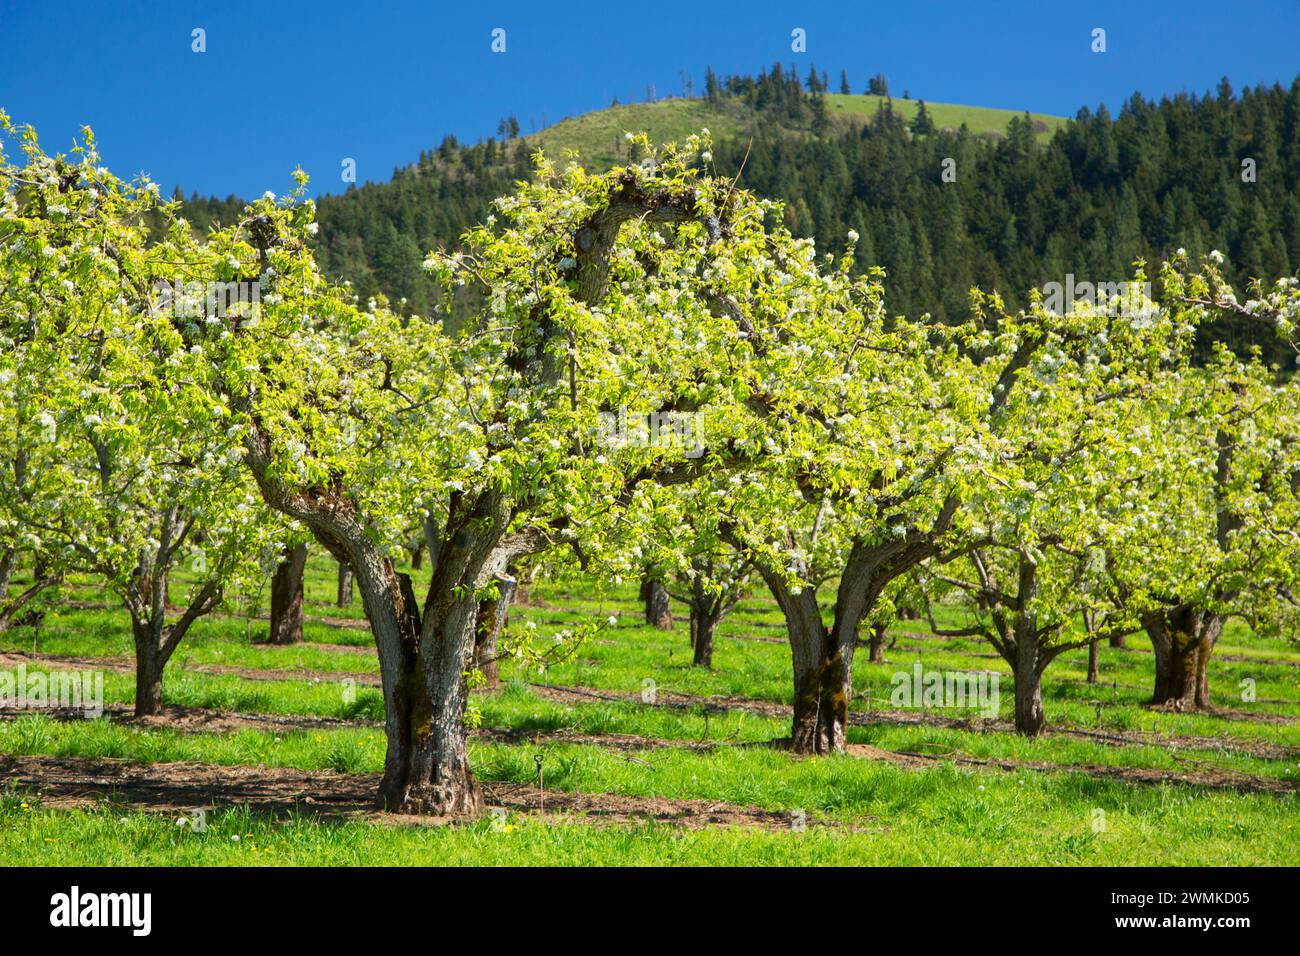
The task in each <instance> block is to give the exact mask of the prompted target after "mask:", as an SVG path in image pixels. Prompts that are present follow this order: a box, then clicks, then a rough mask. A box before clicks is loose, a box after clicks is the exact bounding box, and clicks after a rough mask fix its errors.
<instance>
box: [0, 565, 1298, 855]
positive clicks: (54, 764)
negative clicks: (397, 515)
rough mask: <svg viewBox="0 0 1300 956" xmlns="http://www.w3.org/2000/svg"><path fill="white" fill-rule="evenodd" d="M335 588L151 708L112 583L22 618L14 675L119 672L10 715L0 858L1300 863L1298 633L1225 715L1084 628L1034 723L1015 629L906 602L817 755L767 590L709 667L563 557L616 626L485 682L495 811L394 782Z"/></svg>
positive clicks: (204, 664)
mask: <svg viewBox="0 0 1300 956" xmlns="http://www.w3.org/2000/svg"><path fill="white" fill-rule="evenodd" d="M182 583H183V582H182ZM180 586H182V584H178V585H177V587H178V588H179V587H180ZM333 590H334V573H333V565H332V562H330V561H328V560H327V559H325V558H323V557H321V556H319V555H317V556H314V557H313V560H312V561H311V563H310V565H309V573H308V579H307V607H308V615H309V623H308V626H307V629H306V631H307V633H306V637H307V640H306V641H305V642H304V643H302V644H299V645H295V646H291V647H271V646H267V645H264V644H259V643H257V642H256V641H257V639H258V638H259V637H260V636H261V634H262V633H263V632H264V631H265V626H266V625H265V622H264V621H262V620H260V619H259V618H258V617H256V616H241V615H236V614H228V615H223V616H218V617H214V618H212V619H210V620H206V621H204V622H202V623H201V624H200V625H198V626H197V627H196V628H195V630H194V631H193V632H192V634H191V636H190V637H189V638H187V640H186V642H185V643H184V644H182V645H181V647H180V649H179V650H178V651H177V653H176V656H175V657H174V658H173V660H172V662H171V663H170V664H169V666H168V671H167V678H166V685H165V697H166V701H167V703H168V705H169V712H168V714H167V715H166V717H163V718H151V719H146V720H135V719H133V718H131V717H130V716H129V705H130V703H131V701H132V696H133V692H134V683H133V678H132V662H133V658H132V650H131V642H130V630H129V626H128V624H127V618H126V616H125V614H124V613H123V612H122V611H120V610H119V609H118V608H117V607H116V606H115V605H114V604H113V601H112V596H111V594H110V593H109V592H107V591H105V590H103V589H102V588H100V587H97V586H94V585H92V584H90V583H86V582H81V583H73V584H69V585H67V586H65V587H63V588H62V589H61V592H60V593H59V594H58V595H56V596H55V598H54V599H52V600H51V605H50V608H49V610H48V611H47V614H46V616H45V618H44V620H43V622H42V624H41V627H40V629H39V633H38V632H37V631H36V630H34V629H33V628H32V627H30V626H28V627H20V628H14V629H12V630H10V631H9V632H7V633H5V634H3V635H0V671H13V670H14V669H16V668H17V667H18V666H20V665H21V666H23V667H25V668H26V669H27V670H28V671H29V672H32V671H40V670H49V669H58V668H69V667H75V668H78V669H83V670H84V669H88V668H89V669H97V670H102V671H103V672H104V691H105V703H106V705H107V710H106V713H105V714H104V716H102V717H100V718H97V719H81V718H68V717H66V716H60V715H56V714H51V713H49V712H17V711H15V710H8V711H5V712H3V714H2V715H0V864H18V865H43V864H73V865H75V864H198V863H207V864H220V865H225V864H232V865H235V864H240V865H242V864H252V863H256V864H259V865H263V864H265V865H276V864H308V863H311V864H328V865H336V864H337V865H349V864H415V863H420V864H441V863H446V864H534V863H551V864H652V863H660V864H683V865H692V864H808V863H814V864H854V865H858V864H862V865H882V864H929V865H976V864H986V865H987V864H992V865H1002V864H1063V865H1074V864H1080V865H1101V864H1118V865H1126V864H1151V863H1156V864H1178V865H1186V864H1227V865H1256V864H1295V863H1297V862H1300V812H1298V811H1300V798H1298V797H1297V790H1300V693H1297V692H1298V691H1300V652H1298V651H1297V649H1296V647H1295V646H1294V645H1292V644H1288V643H1287V642H1285V641H1276V640H1266V639H1262V638H1259V637H1256V636H1254V635H1251V634H1250V633H1249V632H1247V631H1246V630H1245V629H1243V628H1240V627H1234V628H1233V629H1232V630H1230V631H1229V633H1228V634H1226V635H1225V636H1224V638H1223V639H1222V640H1221V642H1220V645H1219V647H1218V649H1217V650H1216V654H1215V659H1214V661H1213V663H1212V674H1211V690H1212V694H1213V697H1214V704H1215V707H1216V710H1215V711H1214V712H1213V713H1208V714H1197V715H1187V714H1173V713H1167V712H1161V711H1156V710H1152V709H1149V708H1147V707H1146V706H1144V701H1145V699H1146V698H1147V697H1148V696H1149V694H1150V683H1151V674H1152V666H1153V663H1152V657H1151V654H1150V653H1149V646H1147V645H1146V642H1145V640H1143V639H1139V638H1136V637H1135V638H1130V641H1129V645H1130V646H1129V647H1128V648H1127V649H1114V648H1110V647H1105V648H1103V650H1102V656H1101V676H1102V682H1101V683H1098V684H1088V683H1086V681H1085V677H1086V652H1083V651H1079V652H1073V653H1070V654H1067V655H1066V656H1065V657H1063V658H1061V659H1060V660H1059V661H1057V662H1056V663H1055V664H1053V666H1052V667H1051V668H1050V669H1049V670H1048V672H1047V674H1046V678H1045V694H1046V708H1047V718H1048V721H1049V724H1050V725H1051V732H1050V733H1048V734H1047V735H1045V736H1043V737H1042V738H1040V739H1038V740H1034V741H1029V740H1025V739H1023V738H1020V737H1017V736H1016V735H1014V734H1012V733H1011V732H1010V724H1009V720H1008V717H1009V709H1010V706H1011V699H1012V698H1011V694H1010V677H1009V674H1008V673H1007V670H1006V667H1005V665H1004V664H1003V663H1002V662H1001V661H1000V660H998V659H996V658H994V657H992V656H990V655H991V650H990V648H988V647H987V646H985V645H982V644H981V643H979V642H978V641H973V640H950V639H940V638H936V637H934V636H933V635H931V634H928V633H927V632H926V629H925V627H924V626H923V625H922V624H921V623H920V622H906V623H905V624H903V625H901V626H900V628H901V629H900V630H899V632H898V633H897V634H896V635H895V637H896V642H895V644H894V646H893V647H892V649H891V650H890V651H889V652H888V654H887V657H888V661H887V663H885V664H883V665H882V664H871V663H869V662H868V660H867V655H866V652H865V650H864V651H863V652H862V654H861V655H860V657H859V659H858V661H857V663H856V665H855V689H856V694H855V699H854V702H853V709H854V715H853V721H852V723H851V726H850V732H849V752H848V753H847V754H846V755H844V756H837V757H821V758H803V759H799V758H794V757H792V756H791V755H790V754H788V753H787V752H786V751H785V750H783V749H782V747H781V746H780V745H779V741H780V739H781V738H782V737H783V736H785V735H787V734H788V732H789V725H788V713H787V709H788V703H789V700H790V696H791V690H790V662H789V650H788V648H787V646H786V645H785V643H784V630H783V627H782V625H781V618H780V614H779V612H778V611H777V609H776V606H775V604H774V603H773V602H772V601H771V600H770V599H769V598H768V596H767V595H766V592H764V591H763V590H762V589H761V588H757V589H755V590H754V591H753V593H752V594H751V596H750V597H749V598H747V599H746V600H744V601H743V602H742V603H741V604H740V606H739V607H738V608H737V609H736V611H735V612H734V613H733V614H732V616H731V617H730V618H729V619H728V620H726V621H725V622H724V623H723V625H722V627H721V629H720V632H719V635H718V640H717V646H716V649H715V655H714V665H715V666H714V669H713V670H712V671H705V670H702V669H699V668H694V667H692V666H691V665H690V649H689V646H688V638H687V631H686V622H685V620H684V617H685V611H684V609H677V610H678V611H679V612H680V613H681V615H682V619H681V620H679V621H678V623H677V627H676V628H675V629H674V630H673V631H671V632H668V631H659V630H655V629H653V628H649V627H646V626H644V625H643V624H642V623H641V614H640V608H639V605H638V603H637V601H636V594H635V588H631V587H622V588H610V589H604V590H602V589H600V588H597V587H596V586H594V585H591V584H578V583H572V582H546V581H542V582H539V583H538V584H537V585H536V586H535V587H534V588H533V592H532V600H533V602H534V603H532V604H530V605H528V606H523V607H518V608H516V609H515V610H514V611H513V612H512V615H513V617H514V619H516V620H520V619H522V620H530V621H533V622H535V623H536V625H537V627H538V629H539V631H540V632H541V633H542V634H543V635H545V634H550V633H553V632H554V631H556V630H558V629H561V628H565V627H570V628H571V627H573V626H574V625H575V624H578V623H581V622H584V621H589V620H593V619H604V618H605V617H607V616H609V615H611V614H613V615H616V616H617V617H618V623H617V624H616V625H615V626H614V627H612V628H609V629H606V630H604V631H602V632H601V633H600V635H599V637H598V638H597V639H594V640H592V641H591V642H589V643H588V644H586V645H585V646H583V647H582V648H581V649H580V651H579V653H578V654H577V656H576V658H575V659H574V660H573V661H571V662H570V663H567V664H564V665H562V666H556V667H553V668H551V669H550V670H549V672H546V673H522V672H520V670H519V669H518V668H517V667H516V666H513V665H507V666H505V668H504V671H503V687H502V688H501V689H500V690H499V691H496V692H493V693H479V694H477V695H476V704H477V707H478V710H479V711H480V713H481V726H480V727H479V728H478V729H477V730H476V731H475V734H474V736H473V738H472V744H471V756H472V760H473V763H474V766H475V769H476V772H477V774H478V776H479V778H480V780H482V781H483V782H484V784H485V786H486V788H487V791H488V802H489V804H490V805H491V806H493V807H495V808H497V809H496V810H495V811H494V813H493V815H491V816H490V817H488V818H485V819H484V820H482V821H480V822H477V823H474V824H469V825H455V826H452V825H429V824H427V822H421V821H418V820H412V819H409V818H395V817H392V816H387V815H384V814H379V813H376V812H374V811H373V810H371V809H370V808H369V806H368V801H369V799H370V798H371V796H372V794H373V792H374V789H375V785H376V782H377V775H378V773H379V771H380V770H381V768H382V760H383V748H384V737H383V731H382V728H381V727H380V726H379V725H378V723H377V722H378V721H379V720H381V719H382V716H383V715H382V702H381V699H380V695H379V690H378V686H377V685H378V665H377V662H376V658H375V654H374V650H373V647H372V645H371V643H370V637H369V633H368V631H367V630H366V628H365V623H364V620H363V618H362V615H361V610H360V602H359V600H358V601H357V602H355V603H354V604H353V605H352V606H350V607H347V608H337V607H335V606H334V604H333V601H332V598H333ZM177 596H179V594H178V595H177ZM949 613H955V612H949ZM917 660H920V661H922V662H923V665H924V667H925V668H927V669H940V670H967V671H970V670H987V671H992V672H996V673H998V674H1000V675H1002V684H1001V688H1002V694H1001V705H1002V707H1001V713H1000V715H999V716H998V717H997V718H996V719H986V718H984V717H982V716H981V715H980V714H979V713H978V712H976V711H974V710H943V709H933V708H931V709H927V710H921V709H910V708H899V707H896V706H894V705H893V704H892V703H891V701H890V678H891V676H892V675H893V674H894V673H896V672H898V671H907V670H910V668H911V667H912V665H913V664H914V663H915V662H916V661H917ZM1247 679H1249V680H1251V681H1254V688H1255V697H1256V699H1255V700H1253V701H1245V700H1243V699H1242V682H1243V681H1246V680H1247ZM649 682H653V688H654V694H653V695H650V694H646V693H645V689H646V688H647V687H648V686H650V684H649ZM539 755H540V756H541V757H542V758H543V766H544V781H543V787H542V788H541V789H539V788H538V781H537V769H536V757H537V756H539ZM200 810H201V811H203V815H202V816H198V815H197V811H200Z"/></svg>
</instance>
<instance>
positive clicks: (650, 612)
mask: <svg viewBox="0 0 1300 956" xmlns="http://www.w3.org/2000/svg"><path fill="white" fill-rule="evenodd" d="M641 597H642V599H643V600H644V601H645V622H646V623H647V624H649V625H651V626H653V627H657V628H659V630H661V631H671V630H672V629H673V610H672V604H671V603H670V598H669V597H668V589H667V588H666V587H664V583H663V582H662V581H660V580H659V579H658V578H654V577H647V578H646V579H645V580H644V581H642V582H641Z"/></svg>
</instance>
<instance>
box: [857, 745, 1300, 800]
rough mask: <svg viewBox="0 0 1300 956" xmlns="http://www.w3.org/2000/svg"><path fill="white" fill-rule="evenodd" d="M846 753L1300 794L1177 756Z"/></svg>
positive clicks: (1293, 785)
mask: <svg viewBox="0 0 1300 956" xmlns="http://www.w3.org/2000/svg"><path fill="white" fill-rule="evenodd" d="M846 750H847V751H848V753H849V755H850V756H853V757H863V758H866V759H870V760H885V761H887V762H889V763H893V764H897V765H899V766H905V767H912V768H916V767H922V766H926V765H931V766H932V765H933V764H935V763H944V762H950V763H954V764H959V765H961V766H970V767H991V768H995V769H998V770H1005V771H1008V772H1012V773H1014V772H1016V771H1020V770H1037V771H1045V772H1049V773H1082V774H1087V775H1088V776H1090V777H1108V778H1111V779H1114V780H1122V781H1124V782H1125V783H1140V784H1168V783H1176V784H1183V785H1187V786H1195V787H1205V788H1208V789H1214V790H1238V791H1243V792H1247V793H1280V794H1287V793H1296V792H1300V781H1291V780H1275V779H1273V778H1271V777H1257V776H1254V775H1252V774H1245V773H1239V772H1237V771H1235V770H1226V769H1223V768H1220V767H1213V766H1210V765H1209V764H1206V763H1204V762H1203V761H1197V760H1187V759H1185V758H1180V757H1178V756H1177V755H1174V760H1177V761H1179V762H1180V763H1182V764H1184V765H1186V766H1187V767H1188V769H1187V770H1186V771H1184V772H1181V773H1171V772H1170V771H1168V770H1159V769H1155V768H1150V767H1111V766H1106V765H1105V764H1058V763H1044V762H1042V761H1038V760H1009V759H1004V758H986V757H971V756H968V755H966V754H963V753H960V752H949V753H937V754H926V753H915V752H910V751H892V750H882V749H881V748H879V747H873V746H871V745H870V744H849V745H848V747H847V748H846Z"/></svg>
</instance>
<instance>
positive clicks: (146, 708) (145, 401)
mask: <svg viewBox="0 0 1300 956" xmlns="http://www.w3.org/2000/svg"><path fill="white" fill-rule="evenodd" d="M0 124H2V125H3V129H4V132H5V133H7V134H11V135H14V136H16V137H18V139H19V140H20V142H21V148H22V151H23V153H24V162H23V163H22V164H21V165H17V164H15V163H12V162H10V161H9V160H8V159H7V158H0V196H3V199H2V200H0V202H2V203H3V205H2V207H0V276H3V281H4V284H5V286H6V295H5V297H4V300H3V301H4V304H3V312H2V313H0V334H3V335H4V336H5V338H6V340H7V341H6V344H7V345H9V346H10V347H8V348H6V349H4V350H3V354H2V356H0V379H3V381H4V383H5V386H4V387H5V390H6V395H5V398H6V400H5V409H6V411H5V415H6V416H8V417H9V419H10V420H9V422H7V424H9V425H10V426H11V427H12V428H13V429H14V431H13V432H12V433H11V434H13V444H12V446H11V448H12V450H11V452H10V454H13V455H15V464H18V463H19V462H20V461H21V462H22V464H23V466H24V467H25V469H26V470H27V472H28V474H29V475H31V476H32V477H31V478H29V479H24V478H23V477H22V474H21V472H22V469H21V468H20V469H18V470H17V471H16V472H15V474H14V477H13V480H12V481H9V480H6V481H5V482H4V483H3V485H0V514H3V519H2V520H3V524H4V525H5V526H6V527H10V528H17V529H20V531H21V534H22V536H23V537H22V540H23V542H24V543H25V544H26V545H28V546H30V547H31V548H32V549H33V550H34V551H35V552H36V553H37V554H39V555H42V556H44V557H45V558H46V560H47V561H49V562H50V566H52V567H57V568H58V569H60V570H78V571H83V572H90V573H94V574H97V575H101V576H102V577H103V578H104V580H105V582H106V583H107V584H108V586H109V587H110V588H111V589H112V590H113V591H114V592H116V593H117V595H118V596H119V597H120V598H121V600H122V602H123V604H124V605H125V607H126V609H127V611H128V612H129V614H130V617H131V625H132V635H133V638H134V642H135V653H136V700H135V711H136V714H137V715H139V716H145V715H151V714H156V713H158V712H159V711H160V710H161V708H162V704H163V699H162V674H163V668H164V666H165V665H166V663H167V661H168V659H169V658H170V657H171V656H172V654H173V653H174V652H175V650H176V648H177V646H178V645H179V643H180V642H181V640H182V639H183V638H184V637H185V635H186V634H187V633H188V631H189V629H190V627H191V626H192V625H193V624H194V622H195V621H197V620H198V619H199V618H201V617H202V616H203V615H205V614H207V613H209V612H211V611H212V610H214V609H215V608H216V607H218V606H219V604H220V603H221V601H222V598H223V594H224V592H225V590H226V589H227V588H229V587H230V586H232V585H235V584H237V583H238V581H239V576H240V574H241V573H246V574H256V573H258V572H257V564H256V558H257V557H258V555H259V553H260V551H261V550H262V549H263V548H265V547H266V546H268V544H269V541H270V539H272V538H273V537H274V535H275V533H276V531H277V529H278V527H279V525H278V522H276V521H272V520H269V518H270V515H269V513H268V511H267V509H265V507H264V506H262V504H261V503H260V501H259V500H258V499H257V496H256V494H255V493H254V491H253V488H252V484H251V482H250V481H249V480H248V478H247V475H246V474H245V473H244V471H243V468H242V464H241V462H240V457H239V455H238V454H237V453H236V452H237V451H238V445H239V443H238V439H237V435H234V434H229V433H228V432H227V428H228V425H227V411H226V409H225V408H224V407H223V406H222V405H221V404H219V403H217V402H214V401H213V400H212V399H211V398H210V397H209V396H208V395H206V394H205V393H204V392H203V391H202V389H201V388H199V383H200V382H202V380H203V377H204V369H205V366H204V363H203V357H202V354H201V348H199V347H198V346H197V345H195V346H190V345H189V344H188V343H187V341H186V337H187V333H186V331H185V329H184V328H183V324H184V323H183V322H182V321H181V320H178V318H177V312H176V309H175V308H173V307H170V306H169V307H168V308H161V307H160V303H159V300H158V296H157V295H156V291H157V286H156V281H157V280H160V279H162V280H164V281H168V280H170V278H171V277H172V276H174V275H175V272H176V265H175V264H176V263H177V262H178V261H183V260H180V259H178V258H177V257H178V256H179V255H181V254H183V248H182V247H183V246H184V245H186V244H187V243H188V240H186V241H185V242H177V241H173V239H171V238H169V239H168V240H166V241H164V242H160V243H151V242H149V241H148V239H147V237H146V236H145V234H144V232H143V230H142V228H141V225H140V223H141V221H142V219H143V216H144V214H145V213H146V212H147V211H148V210H149V209H151V208H153V207H154V206H155V205H156V204H157V189H156V187H153V186H152V185H151V184H149V183H145V182H140V183H135V184H127V183H123V182H121V181H120V180H118V179H116V178H115V177H114V176H113V175H112V174H111V173H109V172H108V171H107V170H106V169H104V168H103V167H102V166H100V165H98V155H97V152H96V149H95V144H94V138H93V136H92V134H91V133H90V131H89V130H84V131H83V142H82V143H81V144H80V145H78V146H77V147H76V148H75V149H74V150H72V152H71V154H70V155H68V156H62V155H60V156H54V157H50V156H47V155H45V153H44V152H43V151H42V150H41V148H40V146H39V144H38V142H37V138H36V134H35V132H34V131H33V130H32V129H31V128H30V127H23V128H17V127H15V126H13V125H12V124H11V123H10V121H9V120H8V118H7V117H3V116H0ZM183 228H184V227H183V226H182V225H181V224H179V223H177V224H175V229H176V230H177V232H176V235H177V236H178V237H179V236H180V235H181V234H182V232H183ZM174 304H175V303H171V305H174ZM6 477H7V478H8V476H6ZM183 562H188V563H189V571H190V574H189V579H190V586H189V587H188V588H187V589H186V591H185V592H184V593H185V597H184V600H183V602H182V604H181V610H180V613H179V614H178V615H175V616H172V615H171V613H170V612H171V607H172V598H173V597H174V596H175V595H174V593H173V591H172V590H171V589H169V584H171V583H172V582H173V580H174V575H175V572H177V571H178V570H179V569H180V568H181V566H182V563H183Z"/></svg>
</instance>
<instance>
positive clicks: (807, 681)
mask: <svg viewBox="0 0 1300 956" xmlns="http://www.w3.org/2000/svg"><path fill="white" fill-rule="evenodd" d="M759 573H760V574H762V576H763V579H764V581H766V582H767V586H768V589H769V590H770V591H771V592H772V596H773V597H775V598H776V603H777V604H778V605H779V606H780V608H781V613H782V614H783V615H784V616H785V627H786V634H787V636H788V638H789V640H790V657H791V663H792V666H793V670H794V708H793V709H794V713H793V715H792V718H791V724H790V750H791V751H792V752H794V753H797V754H820V753H830V752H832V751H834V750H835V749H836V746H837V734H836V728H837V726H839V727H841V728H842V724H840V723H839V720H838V717H839V716H840V715H839V713H838V711H837V703H838V702H843V704H844V705H845V708H847V698H845V697H844V696H843V693H842V691H843V688H842V686H841V685H840V683H839V680H840V676H841V675H842V674H843V658H842V657H837V655H836V654H835V653H834V645H833V641H832V638H831V634H830V632H829V631H828V630H827V629H826V625H825V624H823V623H822V618H821V609H820V607H819V606H818V603H817V592H816V591H815V590H814V589H813V588H811V587H808V586H805V587H804V588H802V589H801V590H800V591H799V593H798V594H795V593H794V592H793V590H792V589H791V588H790V587H789V585H788V584H787V583H786V581H785V579H784V578H783V577H782V576H781V575H780V574H779V573H774V572H772V570H771V569H770V568H767V567H764V566H761V565H760V567H759ZM843 716H847V713H846V712H845V713H844V714H843ZM838 744H839V746H840V747H842V746H843V735H842V733H841V734H839V736H838Z"/></svg>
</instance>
